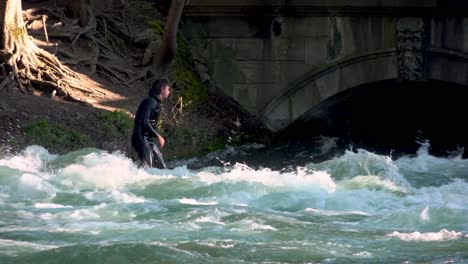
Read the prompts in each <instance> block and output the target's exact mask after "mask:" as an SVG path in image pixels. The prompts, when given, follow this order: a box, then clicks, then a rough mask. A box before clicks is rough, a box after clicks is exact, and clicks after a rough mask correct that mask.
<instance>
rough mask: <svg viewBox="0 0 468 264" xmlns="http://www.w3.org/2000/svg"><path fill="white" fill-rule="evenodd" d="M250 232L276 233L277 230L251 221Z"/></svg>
mask: <svg viewBox="0 0 468 264" xmlns="http://www.w3.org/2000/svg"><path fill="white" fill-rule="evenodd" d="M249 230H269V231H276V230H277V229H276V228H274V227H272V226H271V225H263V224H259V223H257V222H255V221H250V223H249Z"/></svg>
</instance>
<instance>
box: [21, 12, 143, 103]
mask: <svg viewBox="0 0 468 264" xmlns="http://www.w3.org/2000/svg"><path fill="white" fill-rule="evenodd" d="M87 12H88V14H89V15H90V16H89V17H90V19H89V21H88V24H87V25H86V26H85V27H80V26H79V22H78V19H71V18H69V17H67V16H66V15H65V12H64V9H63V8H59V9H50V8H41V9H29V10H26V11H24V12H23V18H24V20H25V21H26V23H27V24H26V25H27V27H28V28H29V29H30V30H31V31H32V34H33V35H34V34H36V35H40V34H43V32H47V34H48V37H49V38H55V39H57V38H58V39H64V40H65V41H70V42H71V50H68V51H67V50H64V49H60V48H59V49H58V50H57V54H58V55H60V56H61V57H63V58H64V59H63V61H64V62H65V63H66V64H67V65H76V66H85V65H89V66H91V67H90V68H88V70H90V71H91V73H92V72H94V70H95V71H96V73H97V74H99V75H102V76H103V77H105V78H106V79H109V80H110V81H112V82H113V83H116V84H121V85H125V86H128V80H129V79H130V78H131V77H132V76H135V73H134V72H131V71H129V70H127V69H123V68H121V67H117V66H115V65H109V63H111V62H112V61H114V60H115V61H119V60H122V58H125V57H126V53H127V52H126V51H128V43H129V42H130V40H131V39H132V38H133V37H132V36H131V34H130V30H129V28H128V26H127V25H126V24H125V21H124V13H123V11H122V12H121V13H120V14H111V15H109V14H104V13H101V12H98V11H97V10H94V9H93V10H92V9H88V10H87ZM44 14H45V15H46V16H47V18H48V19H47V23H48V25H47V31H45V27H46V25H45V23H44V19H43V18H44ZM36 21H40V22H41V24H42V26H43V27H44V28H37V25H39V23H36ZM34 23H36V24H34ZM122 39H123V40H122ZM33 46H34V44H32V45H28V47H23V48H21V50H22V51H21V53H24V52H26V53H27V55H26V56H24V55H21V57H27V58H28V59H27V60H23V59H20V60H19V61H18V65H23V67H20V66H18V67H17V68H18V70H20V69H23V70H22V71H20V72H19V73H20V74H18V77H17V78H19V79H24V80H23V81H22V82H20V88H21V89H22V90H23V91H25V92H31V90H32V89H33V88H35V89H37V90H41V91H44V92H46V93H52V92H54V91H55V93H56V94H57V95H58V96H63V97H64V98H65V99H68V100H73V101H80V100H81V99H80V97H81V96H82V95H83V94H84V95H89V94H93V91H92V90H91V89H89V88H87V87H82V86H80V85H79V84H80V82H79V77H78V75H77V74H75V73H74V72H73V71H72V70H70V69H69V68H68V67H66V66H64V65H63V64H61V63H60V62H59V61H58V60H57V58H55V57H54V56H53V55H51V54H48V53H47V52H45V51H43V50H41V49H38V48H35V47H33ZM116 54H117V55H118V56H117V57H116ZM18 56H19V55H18ZM104 60H105V61H107V63H104ZM28 80H29V81H28Z"/></svg>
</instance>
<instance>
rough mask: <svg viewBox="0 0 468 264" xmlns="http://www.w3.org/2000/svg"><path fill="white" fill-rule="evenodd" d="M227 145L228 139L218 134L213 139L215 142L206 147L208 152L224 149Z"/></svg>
mask: <svg viewBox="0 0 468 264" xmlns="http://www.w3.org/2000/svg"><path fill="white" fill-rule="evenodd" d="M225 147H226V140H225V139H224V138H222V137H219V136H218V137H216V138H215V139H214V140H213V143H211V144H209V145H208V146H207V148H206V149H207V151H208V152H213V151H216V150H219V149H223V148H225Z"/></svg>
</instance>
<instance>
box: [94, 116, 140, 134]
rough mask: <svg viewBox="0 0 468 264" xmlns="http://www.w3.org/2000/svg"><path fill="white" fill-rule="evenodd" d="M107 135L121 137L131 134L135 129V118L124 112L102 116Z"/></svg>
mask: <svg viewBox="0 0 468 264" xmlns="http://www.w3.org/2000/svg"><path fill="white" fill-rule="evenodd" d="M102 119H103V120H104V129H105V131H106V134H108V135H109V136H113V137H120V136H124V135H126V134H128V133H130V131H131V129H132V127H133V118H131V117H130V116H129V115H128V114H127V113H126V112H124V111H122V110H116V111H114V112H106V113H104V114H102Z"/></svg>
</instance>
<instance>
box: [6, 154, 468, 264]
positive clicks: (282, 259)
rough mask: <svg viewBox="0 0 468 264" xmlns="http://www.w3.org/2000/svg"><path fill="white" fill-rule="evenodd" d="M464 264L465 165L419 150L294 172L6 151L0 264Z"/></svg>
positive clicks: (467, 225)
mask: <svg viewBox="0 0 468 264" xmlns="http://www.w3.org/2000/svg"><path fill="white" fill-rule="evenodd" d="M467 261H468V160H466V159H463V158H462V157H461V155H454V156H452V157H449V158H441V157H434V156H431V155H430V154H429V152H428V150H427V146H422V147H421V148H420V150H419V151H418V153H417V154H416V155H413V156H403V157H400V158H397V159H394V158H392V157H390V156H386V155H377V154H374V153H371V152H368V151H366V150H357V151H346V152H344V153H342V154H340V155H337V156H335V157H331V158H329V159H327V160H325V161H321V162H312V161H310V162H306V163H305V164H303V166H292V167H290V168H289V169H271V168H268V167H261V166H257V167H255V168H253V167H249V166H247V165H245V164H242V163H235V162H231V163H230V164H225V165H224V166H210V167H202V168H200V169H196V170H195V169H188V168H187V167H186V166H178V167H176V168H174V169H168V170H159V169H146V170H145V169H139V168H138V167H137V166H135V164H134V163H132V161H131V160H130V159H128V158H126V157H125V156H124V155H123V154H120V153H107V152H103V151H100V150H97V149H82V150H79V151H76V152H71V153H68V154H65V155H53V154H51V153H49V152H48V151H47V150H45V149H44V148H42V147H39V146H30V147H28V148H27V149H25V150H24V151H23V152H22V153H21V154H20V155H16V156H5V157H3V158H1V159H0V263H67V264H71V263H80V264H81V263H114V264H115V263H460V262H463V263H464V262H467Z"/></svg>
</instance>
